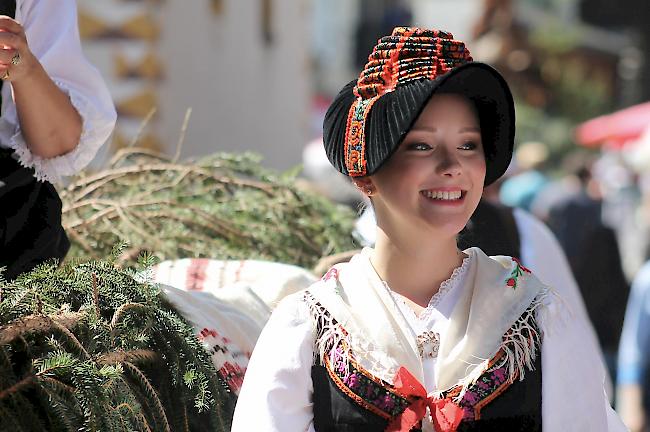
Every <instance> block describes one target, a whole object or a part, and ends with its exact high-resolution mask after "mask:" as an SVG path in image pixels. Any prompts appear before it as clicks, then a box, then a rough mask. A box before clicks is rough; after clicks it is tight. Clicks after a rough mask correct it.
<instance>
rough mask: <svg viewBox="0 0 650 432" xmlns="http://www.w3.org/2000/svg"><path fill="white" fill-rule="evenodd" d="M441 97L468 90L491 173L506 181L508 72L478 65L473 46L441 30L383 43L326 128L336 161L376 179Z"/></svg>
mask: <svg viewBox="0 0 650 432" xmlns="http://www.w3.org/2000/svg"><path fill="white" fill-rule="evenodd" d="M435 92H444V93H460V94H462V95H464V96H466V97H467V98H469V99H470V100H471V101H473V102H474V104H475V105H476V109H477V111H478V116H479V121H480V126H481V134H482V140H483V148H484V152H485V160H486V165H487V172H486V176H485V184H486V185H488V184H490V183H492V182H494V181H495V180H496V179H498V178H499V177H501V175H503V173H504V172H505V170H506V168H507V167H508V164H509V163H510V159H511V157H512V150H513V145H514V136H515V110H514V102H513V99H512V94H511V93H510V89H509V88H508V84H507V83H506V82H505V80H504V79H503V77H502V76H501V74H499V72H497V71H496V70H495V69H494V68H492V67H491V66H489V65H487V64H484V63H479V62H474V61H472V57H471V56H470V54H469V51H468V50H467V48H465V44H464V43H463V42H461V41H457V40H454V39H453V36H452V35H451V33H447V32H444V31H439V30H427V29H419V28H408V27H397V28H395V30H393V33H392V35H391V36H385V37H383V38H381V39H380V40H379V41H378V43H377V45H376V46H375V48H374V49H373V51H372V54H370V56H369V57H368V63H367V64H366V67H365V68H364V70H363V71H362V72H361V75H360V76H359V79H358V80H354V81H352V82H350V83H348V84H347V85H346V86H345V87H343V89H342V90H341V92H340V93H339V94H338V95H337V96H336V98H335V99H334V101H333V102H332V104H331V105H330V107H329V109H328V111H327V114H326V115H325V122H324V124H323V140H324V143H325V152H326V153H327V157H328V158H329V160H330V162H331V163H332V165H334V167H335V168H336V169H338V170H339V171H340V172H342V173H343V174H346V175H348V176H351V177H361V176H367V175H372V174H374V173H375V172H377V170H378V169H379V168H380V167H381V166H382V165H383V164H384V162H386V161H387V160H388V159H389V158H390V156H391V155H392V154H393V152H394V151H395V150H396V149H397V147H398V146H399V144H400V143H401V142H402V140H403V139H404V136H405V135H406V134H407V133H408V131H409V130H410V129H411V127H412V126H413V124H414V123H415V121H416V120H417V118H418V116H419V115H420V113H421V112H422V110H423V109H424V107H425V106H426V104H427V102H428V101H429V99H430V98H431V96H432V95H433V94H434V93H435Z"/></svg>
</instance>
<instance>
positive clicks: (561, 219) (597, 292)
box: [547, 152, 629, 376]
mask: <svg viewBox="0 0 650 432" xmlns="http://www.w3.org/2000/svg"><path fill="white" fill-rule="evenodd" d="M594 160H595V157H593V156H592V157H589V156H588V155H587V154H585V153H582V152H579V153H576V154H574V155H571V156H570V157H568V159H567V161H566V163H565V168H566V169H567V171H568V172H570V173H571V175H572V176H573V178H574V182H573V183H574V184H577V185H578V187H577V188H576V190H575V192H574V193H572V194H569V195H568V196H566V197H565V198H564V199H562V200H560V201H559V202H556V203H555V204H554V205H553V206H552V207H551V208H550V209H549V214H548V221H547V223H548V226H549V227H550V228H551V230H552V231H553V233H554V234H555V235H556V237H557V239H558V240H559V242H560V245H561V246H562V249H563V250H564V252H565V254H566V256H567V258H568V260H569V264H570V266H571V270H572V271H573V275H574V276H575V279H576V281H577V283H578V286H579V287H580V291H581V293H582V297H583V299H584V302H585V305H586V307H587V312H588V314H589V318H590V319H591V321H592V323H593V325H594V328H595V329H596V334H597V335H598V340H599V342H600V345H601V348H602V350H603V353H604V354H605V358H606V361H607V364H608V367H609V370H610V374H611V375H612V376H615V370H616V353H617V350H618V342H619V336H620V331H621V328H622V326H623V316H624V314H625V305H626V302H627V297H628V292H629V285H628V282H627V280H626V278H625V274H624V272H623V266H622V262H621V255H620V251H619V245H618V240H617V237H616V232H615V231H614V230H613V229H612V228H611V227H609V226H607V225H606V224H605V223H604V221H603V212H602V204H603V202H602V198H601V194H600V188H599V185H598V182H597V181H596V179H594V177H593V176H592V165H593V163H594Z"/></svg>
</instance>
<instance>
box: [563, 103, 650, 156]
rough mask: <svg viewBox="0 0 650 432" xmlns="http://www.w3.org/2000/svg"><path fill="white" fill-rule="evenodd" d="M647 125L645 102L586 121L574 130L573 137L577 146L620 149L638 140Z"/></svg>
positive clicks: (648, 107)
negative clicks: (603, 146) (600, 146)
mask: <svg viewBox="0 0 650 432" xmlns="http://www.w3.org/2000/svg"><path fill="white" fill-rule="evenodd" d="M648 125H650V102H645V103H642V104H639V105H634V106H631V107H629V108H625V109H623V110H620V111H616V112H614V113H612V114H608V115H604V116H601V117H596V118H594V119H591V120H589V121H586V122H584V123H582V124H580V125H579V126H578V127H577V128H576V130H575V137H576V141H577V142H578V144H581V145H584V146H587V147H593V146H598V145H601V144H607V145H611V146H612V147H617V148H620V147H622V146H623V145H625V143H627V142H628V141H632V140H636V139H638V138H639V137H640V136H641V134H642V133H643V131H644V130H645V129H646V128H647V127H648Z"/></svg>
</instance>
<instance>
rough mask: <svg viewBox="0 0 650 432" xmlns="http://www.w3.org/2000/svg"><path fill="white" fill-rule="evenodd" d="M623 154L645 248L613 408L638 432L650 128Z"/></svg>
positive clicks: (647, 375) (649, 334)
mask: <svg viewBox="0 0 650 432" xmlns="http://www.w3.org/2000/svg"><path fill="white" fill-rule="evenodd" d="M623 156H624V157H625V159H626V160H627V162H628V163H629V165H630V166H631V167H632V168H633V169H634V170H635V171H636V172H637V173H639V178H638V186H639V189H640V192H641V206H640V208H639V212H638V222H639V225H640V226H639V228H640V229H639V230H638V232H637V235H644V240H645V245H646V247H647V248H648V250H646V253H645V260H646V261H645V264H644V265H643V266H642V267H641V269H640V270H639V271H638V272H637V273H636V275H635V277H634V280H633V282H632V288H631V290H630V297H629V300H628V302H627V308H626V310H625V320H624V322H623V331H622V333H621V342H620V346H619V351H618V370H617V377H616V378H617V379H616V381H617V386H616V410H617V411H618V412H619V414H620V415H621V418H622V420H623V421H624V422H625V424H626V425H627V426H628V427H629V428H630V430H631V431H632V432H641V431H648V430H650V424H649V422H648V419H649V418H650V416H649V414H650V241H649V240H648V232H649V231H650V127H648V128H647V129H646V131H645V132H644V134H643V135H642V136H641V137H640V139H639V140H638V141H637V142H634V143H629V144H628V145H626V146H625V148H624V149H623Z"/></svg>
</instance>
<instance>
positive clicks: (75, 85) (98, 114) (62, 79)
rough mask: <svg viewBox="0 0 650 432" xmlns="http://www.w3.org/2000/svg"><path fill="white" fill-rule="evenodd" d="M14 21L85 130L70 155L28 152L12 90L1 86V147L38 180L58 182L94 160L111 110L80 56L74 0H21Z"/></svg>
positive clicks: (99, 82)
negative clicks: (6, 148)
mask: <svg viewBox="0 0 650 432" xmlns="http://www.w3.org/2000/svg"><path fill="white" fill-rule="evenodd" d="M16 20H18V21H19V22H21V23H22V24H23V26H24V28H25V33H26V34H27V40H28V43H29V47H30V49H31V51H32V52H33V53H34V55H35V56H36V57H37V58H38V59H39V61H40V62H41V64H42V65H43V67H44V68H45V70H46V71H47V73H48V74H49V76H50V77H51V78H52V80H53V81H54V82H55V83H56V84H57V85H58V86H59V88H60V89H61V90H63V91H64V92H65V93H66V94H67V95H68V97H69V98H70V101H71V102H72V105H73V106H74V107H75V108H76V109H77V111H78V112H79V115H80V116H81V118H82V121H83V129H82V134H81V139H80V140H79V143H78V144H77V146H76V147H75V149H74V150H72V151H71V152H69V153H66V154H64V155H61V156H57V157H54V158H42V157H39V156H37V155H34V154H32V152H31V151H30V149H29V147H28V146H27V144H26V142H25V140H24V138H23V135H22V133H21V130H20V125H19V122H18V114H17V112H16V107H15V105H14V102H13V97H12V92H11V86H10V85H5V86H3V89H2V118H0V143H1V145H2V146H4V147H9V148H12V149H14V150H15V151H16V155H17V156H18V160H19V161H20V163H21V164H22V165H23V166H26V167H30V168H31V167H33V168H34V169H35V171H36V174H35V176H36V178H37V179H39V180H41V181H43V180H47V181H50V182H58V181H60V180H61V178H62V177H63V176H68V175H72V174H75V173H77V172H78V171H79V170H81V169H82V168H84V167H85V166H86V165H87V164H88V163H89V162H90V161H91V160H92V159H93V157H94V156H95V154H96V153H97V150H99V148H100V147H101V146H102V144H104V142H105V141H106V139H107V138H108V136H109V135H110V134H111V132H112V130H113V127H114V125H115V119H116V114H115V108H114V106H113V102H112V100H111V96H110V94H109V92H108V89H107V88H106V85H105V83H104V80H103V79H102V77H101V75H100V74H99V72H98V71H97V70H96V69H95V68H94V67H93V66H92V65H91V64H90V63H88V61H87V60H86V59H85V57H84V55H83V53H82V50H81V43H80V41H79V30H78V28H77V11H76V3H75V1H74V0H59V1H56V2H54V1H38V0H23V1H20V0H19V1H17V2H16Z"/></svg>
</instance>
